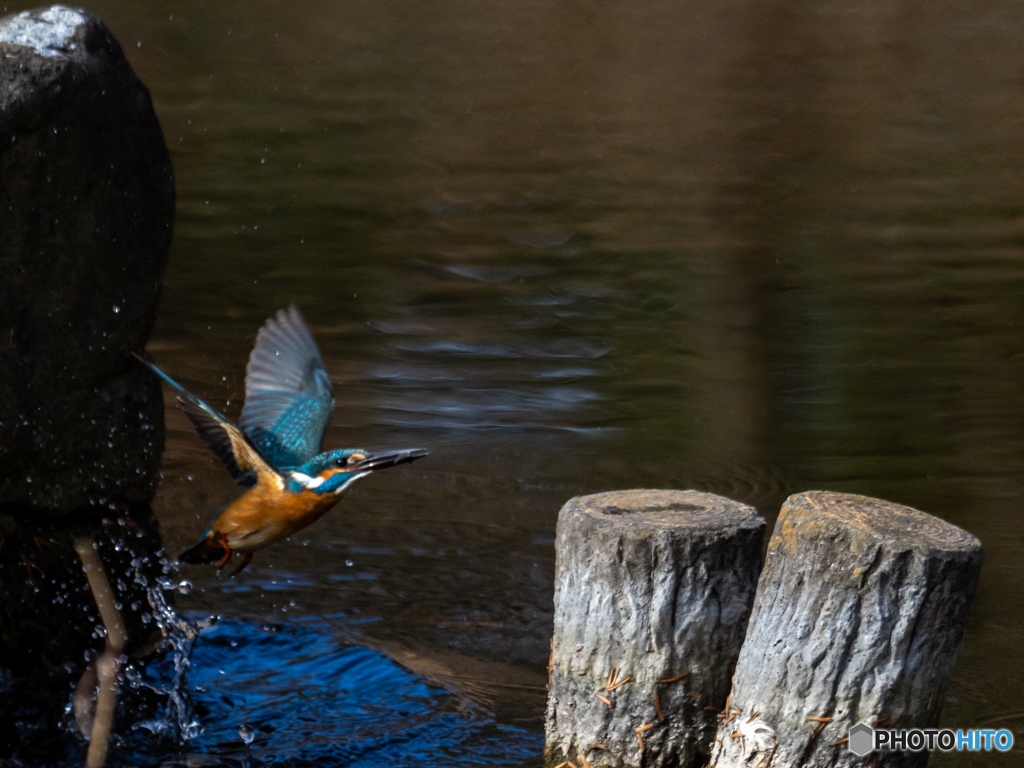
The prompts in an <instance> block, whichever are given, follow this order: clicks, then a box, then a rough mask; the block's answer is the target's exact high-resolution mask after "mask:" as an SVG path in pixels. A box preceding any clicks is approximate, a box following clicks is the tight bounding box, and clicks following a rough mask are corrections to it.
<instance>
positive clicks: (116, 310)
mask: <svg viewBox="0 0 1024 768" xmlns="http://www.w3.org/2000/svg"><path fill="white" fill-rule="evenodd" d="M120 311H121V308H120V307H119V306H117V304H115V305H114V314H115V315H116V314H117V313H118V312H120Z"/></svg>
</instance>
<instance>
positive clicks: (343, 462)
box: [334, 456, 348, 467]
mask: <svg viewBox="0 0 1024 768" xmlns="http://www.w3.org/2000/svg"><path fill="white" fill-rule="evenodd" d="M334 463H335V464H337V465H338V466H339V467H344V466H346V465H347V464H348V456H341V457H340V458H337V459H335V460H334Z"/></svg>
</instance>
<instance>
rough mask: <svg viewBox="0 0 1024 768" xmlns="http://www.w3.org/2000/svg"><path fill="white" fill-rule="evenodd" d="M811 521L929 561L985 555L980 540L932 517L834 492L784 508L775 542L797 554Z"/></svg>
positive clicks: (799, 498) (793, 499)
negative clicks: (939, 556)
mask: <svg viewBox="0 0 1024 768" xmlns="http://www.w3.org/2000/svg"><path fill="white" fill-rule="evenodd" d="M807 517H809V518H810V519H811V520H814V521H817V524H823V525H826V526H828V525H829V524H830V523H837V524H839V525H840V526H841V527H843V528H845V529H847V530H849V531H851V532H852V533H853V534H854V535H855V536H856V535H865V536H867V537H869V538H871V539H875V540H878V541H887V542H890V543H897V542H898V543H899V544H900V545H901V546H900V547H899V548H901V549H910V550H916V551H918V552H920V553H921V554H925V555H933V554H935V553H937V552H948V553H971V552H975V551H979V552H980V550H981V542H979V541H978V539H977V538H976V537H975V536H973V535H972V534H970V533H968V532H967V531H965V530H963V529H962V528H958V527H957V526H955V525H953V524H952V523H947V522H946V521H945V520H941V519H939V518H937V517H935V516H933V515H929V514H928V513H927V512H922V511H921V510H919V509H914V508H913V507H905V506H903V505H902V504H895V503H893V502H891V501H883V500H881V499H873V498H871V497H869V496H859V495H857V494H853V493H836V492H834V491H808V492H806V493H798V494H795V495H793V496H790V497H789V498H788V499H787V500H786V503H785V504H784V505H783V507H782V513H781V514H780V515H779V520H778V522H777V523H776V528H775V534H774V536H773V538H775V537H780V538H781V539H782V543H784V545H785V546H786V547H787V548H788V549H789V550H790V551H794V552H795V550H796V548H797V538H798V537H799V534H798V531H797V526H798V525H799V520H798V519H797V518H807ZM808 522H810V520H808ZM775 543H776V542H773V544H775ZM770 548H771V547H770Z"/></svg>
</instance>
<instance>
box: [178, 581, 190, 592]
mask: <svg viewBox="0 0 1024 768" xmlns="http://www.w3.org/2000/svg"><path fill="white" fill-rule="evenodd" d="M178 591H179V592H180V593H181V594H183V595H187V594H188V593H189V592H191V591H192V582H191V581H183V582H181V583H180V584H178Z"/></svg>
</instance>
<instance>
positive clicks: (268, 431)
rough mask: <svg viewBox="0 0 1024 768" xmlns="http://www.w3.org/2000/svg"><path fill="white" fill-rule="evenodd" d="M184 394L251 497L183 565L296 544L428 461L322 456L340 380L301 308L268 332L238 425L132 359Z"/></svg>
mask: <svg viewBox="0 0 1024 768" xmlns="http://www.w3.org/2000/svg"><path fill="white" fill-rule="evenodd" d="M132 354H134V355H135V357H137V358H138V359H139V360H141V361H142V362H143V363H145V364H146V366H148V367H149V368H150V370H152V371H153V372H154V373H156V374H157V376H159V377H160V378H161V379H163V380H164V381H166V382H167V383H168V384H169V385H170V386H171V387H173V388H174V389H175V390H176V391H177V393H178V398H177V399H178V406H179V407H180V408H181V410H182V411H184V412H185V415H186V416H188V417H189V419H190V420H191V421H192V424H193V425H195V428H196V431H197V432H198V433H199V436H200V437H201V438H202V439H203V440H204V441H205V442H206V445H207V446H208V447H209V448H210V450H211V451H212V452H213V453H214V454H215V455H216V456H217V458H219V459H220V460H221V461H222V462H224V465H225V466H226V467H227V468H228V472H230V473H231V476H232V477H233V478H234V480H235V482H236V483H238V484H239V485H242V486H245V487H247V488H248V489H249V490H247V491H246V492H245V493H243V494H242V495H241V496H239V497H238V498H237V499H235V500H234V501H233V502H231V503H230V504H228V505H227V507H225V508H224V509H223V510H222V511H221V513H220V514H219V515H218V516H217V517H216V518H214V520H213V522H211V523H210V524H209V525H208V526H207V527H206V530H205V531H204V532H203V535H202V537H201V538H200V540H199V543H198V544H196V545H195V546H193V547H190V548H189V549H187V550H185V551H184V552H182V553H181V554H180V555H179V556H178V560H180V561H181V562H183V563H193V564H198V563H212V562H215V561H217V560H218V559H219V560H220V565H219V566H218V567H219V568H223V567H224V565H225V563H227V562H228V560H230V559H231V556H232V555H233V554H235V553H236V552H237V553H239V554H240V555H241V556H242V558H241V562H240V564H239V566H238V567H237V568H236V569H235V571H234V573H232V576H234V575H235V574H238V573H240V572H241V571H242V569H244V568H245V567H246V566H247V565H249V563H250V562H251V561H252V555H253V552H255V551H256V550H257V549H262V548H263V547H265V546H267V545H268V544H272V543H273V542H275V541H277V540H278V539H283V538H285V537H286V536H291V535H292V534H293V533H295V532H296V531H300V530H302V529H303V528H305V527H306V526H307V525H309V524H311V523H313V522H315V521H316V520H318V519H320V518H321V517H323V515H325V514H326V513H327V512H328V511H329V510H330V509H331V508H332V507H333V506H334V505H335V504H337V503H338V502H339V501H340V500H341V497H342V495H344V493H345V492H346V491H347V490H348V489H349V488H350V487H351V486H352V484H353V483H354V482H355V481H356V480H359V479H360V478H362V477H366V476H367V475H368V474H370V473H371V472H374V471H376V470H378V469H384V468H386V467H396V466H398V465H399V464H408V463H409V462H412V461H415V460H416V459H419V458H422V457H423V456H426V455H427V452H426V451H425V450H423V449H421V448H406V449H404V450H398V451H382V452H374V453H371V452H370V451H367V450H364V449H362V448H344V449H340V450H333V451H326V452H324V453H321V452H320V443H321V441H322V439H323V434H324V429H325V428H326V427H327V420H328V419H329V418H330V416H331V411H332V410H333V408H334V394H333V391H332V389H331V380H330V378H329V377H328V376H327V370H326V369H325V368H324V362H323V359H322V358H321V357H320V350H319V349H317V346H316V342H315V341H314V340H313V336H312V334H311V333H310V332H309V326H307V325H306V321H305V320H304V319H303V318H302V315H301V314H299V311H298V309H296V308H295V306H291V307H289V308H288V309H287V310H284V309H282V310H280V311H278V313H277V315H276V316H275V317H271V318H270V319H269V320H267V322H266V323H265V324H264V325H263V327H262V328H260V330H259V333H258V334H257V335H256V345H255V346H254V347H253V350H252V353H251V354H250V355H249V363H248V365H247V366H246V368H245V404H244V405H243V407H242V415H241V418H240V419H239V421H238V424H237V425H235V424H234V423H233V422H231V421H230V420H229V419H227V418H225V417H224V416H222V415H221V414H219V413H217V411H215V410H214V409H213V408H211V407H210V406H209V405H207V404H206V403H204V402H203V401H202V400H200V399H199V398H198V397H196V396H195V395H193V394H192V393H191V392H189V391H188V390H187V389H185V388H184V387H183V386H181V385H180V384H178V382H176V381H174V379H172V378H171V377H170V376H168V375H167V374H166V373H164V372H163V371H161V370H160V369H159V368H157V367H156V366H155V365H153V363H151V362H149V361H148V360H146V359H145V358H144V357H142V356H141V355H139V354H137V353H132Z"/></svg>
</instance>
